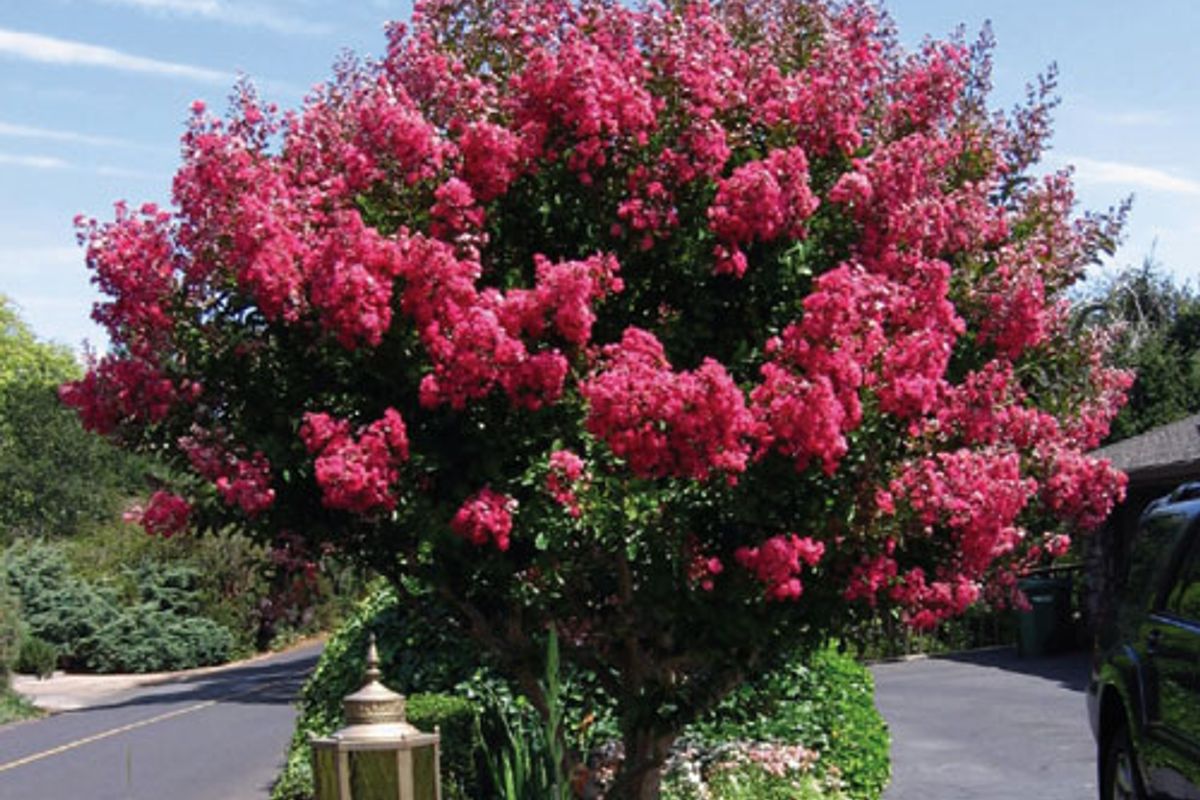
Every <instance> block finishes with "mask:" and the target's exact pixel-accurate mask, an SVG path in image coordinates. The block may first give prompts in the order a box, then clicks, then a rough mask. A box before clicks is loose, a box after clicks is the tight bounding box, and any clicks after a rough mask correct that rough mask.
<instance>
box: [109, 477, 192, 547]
mask: <svg viewBox="0 0 1200 800" xmlns="http://www.w3.org/2000/svg"><path fill="white" fill-rule="evenodd" d="M191 513H192V506H191V504H189V503H188V501H186V500H184V499H183V498H182V497H180V496H179V495H177V494H173V493H171V492H168V491H164V490H162V489H160V490H158V491H157V492H155V493H154V494H152V495H150V500H149V502H147V503H146V507H145V508H137V507H134V508H133V509H130V511H129V512H128V513H126V515H125V519H126V521H128V522H137V523H139V524H141V526H142V527H143V528H145V530H146V533H148V534H150V535H151V536H162V537H163V538H164V539H169V538H170V537H172V536H174V535H175V534H177V533H180V532H181V531H183V530H185V529H186V528H187V525H188V519H189V518H190V517H191Z"/></svg>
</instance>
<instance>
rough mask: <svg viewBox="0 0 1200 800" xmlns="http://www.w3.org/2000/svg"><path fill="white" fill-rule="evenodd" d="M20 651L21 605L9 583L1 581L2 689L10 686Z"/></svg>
mask: <svg viewBox="0 0 1200 800" xmlns="http://www.w3.org/2000/svg"><path fill="white" fill-rule="evenodd" d="M20 649H21V605H20V603H19V602H18V600H17V596H16V594H14V593H13V591H12V590H11V589H9V588H8V581H7V580H3V579H0V689H3V688H4V687H6V686H8V676H9V673H11V672H12V671H13V668H14V666H15V665H16V664H17V658H18V656H19V653H20Z"/></svg>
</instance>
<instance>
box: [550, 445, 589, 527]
mask: <svg viewBox="0 0 1200 800" xmlns="http://www.w3.org/2000/svg"><path fill="white" fill-rule="evenodd" d="M583 475H584V461H583V459H582V458H580V457H579V456H577V455H575V454H574V453H572V452H571V451H570V450H555V451H554V452H553V453H551V454H550V468H549V470H547V472H546V490H547V491H548V492H550V496H551V497H553V498H554V502H556V503H558V504H559V505H560V506H563V507H565V508H566V509H567V511H568V512H570V514H571V516H572V517H578V516H579V515H580V514H581V513H582V509H580V507H579V498H578V497H576V495H575V486H576V484H578V483H579V482H580V481H581V480H583Z"/></svg>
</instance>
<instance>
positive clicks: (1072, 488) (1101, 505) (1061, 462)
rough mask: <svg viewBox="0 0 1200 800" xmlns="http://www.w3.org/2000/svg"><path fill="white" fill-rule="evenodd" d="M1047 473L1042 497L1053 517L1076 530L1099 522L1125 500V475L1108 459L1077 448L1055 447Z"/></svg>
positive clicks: (1092, 526) (1095, 525)
mask: <svg viewBox="0 0 1200 800" xmlns="http://www.w3.org/2000/svg"><path fill="white" fill-rule="evenodd" d="M1049 465H1050V475H1049V477H1047V478H1046V479H1045V481H1044V482H1043V483H1042V495H1041V496H1042V500H1043V501H1044V502H1045V504H1046V506H1047V508H1049V509H1050V511H1051V512H1052V513H1054V514H1055V515H1056V516H1058V517H1060V518H1062V519H1066V520H1070V521H1071V522H1072V523H1074V524H1075V525H1076V526H1077V527H1078V528H1079V529H1080V530H1083V531H1091V530H1094V529H1095V528H1098V527H1099V526H1100V525H1101V524H1103V522H1104V520H1106V519H1108V515H1109V514H1110V513H1112V510H1113V507H1114V506H1115V505H1116V504H1118V503H1120V502H1121V501H1122V500H1124V499H1125V486H1126V484H1127V483H1128V478H1127V477H1126V475H1125V473H1123V472H1120V471H1119V470H1117V469H1116V468H1115V467H1114V466H1113V465H1112V462H1110V461H1109V460H1108V459H1102V458H1092V457H1090V456H1086V455H1084V454H1082V453H1080V452H1079V451H1077V450H1069V449H1061V450H1057V451H1056V452H1055V453H1054V455H1053V456H1052V457H1051V458H1050V459H1049Z"/></svg>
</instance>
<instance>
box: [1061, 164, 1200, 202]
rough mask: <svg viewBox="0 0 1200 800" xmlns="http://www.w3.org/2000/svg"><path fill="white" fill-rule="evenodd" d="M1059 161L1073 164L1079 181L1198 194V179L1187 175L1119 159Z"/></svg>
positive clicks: (1199, 184) (1199, 187) (1199, 183)
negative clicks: (1192, 178)
mask: <svg viewBox="0 0 1200 800" xmlns="http://www.w3.org/2000/svg"><path fill="white" fill-rule="evenodd" d="M1061 160H1062V161H1063V162H1065V163H1068V164H1073V165H1075V175H1076V178H1077V179H1078V180H1079V182H1080V183H1103V184H1114V185H1118V186H1124V187H1125V188H1127V189H1149V190H1152V191H1157V192H1171V193H1173V194H1200V182H1197V181H1194V180H1191V179H1190V178H1184V177H1180V176H1179V175H1172V174H1171V173H1169V172H1167V171H1165V170H1161V169H1157V168H1156V167H1145V166H1142V165H1140V164H1128V163H1125V162H1121V161H1101V160H1099V159H1093V158H1085V157H1083V156H1074V157H1066V158H1063V159H1061Z"/></svg>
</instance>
